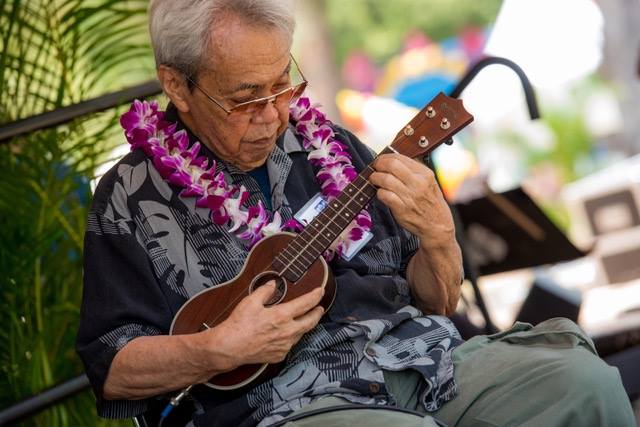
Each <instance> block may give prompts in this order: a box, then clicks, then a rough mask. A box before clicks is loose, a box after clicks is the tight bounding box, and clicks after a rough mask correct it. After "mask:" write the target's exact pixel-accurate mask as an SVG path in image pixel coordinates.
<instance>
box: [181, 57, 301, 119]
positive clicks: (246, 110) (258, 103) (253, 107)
mask: <svg viewBox="0 0 640 427" xmlns="http://www.w3.org/2000/svg"><path fill="white" fill-rule="evenodd" d="M291 62H293V64H294V65H295V66H296V68H297V70H298V73H300V77H301V78H302V82H301V83H298V84H296V85H294V86H291V87H288V88H286V89H284V90H282V91H280V92H278V93H276V94H273V95H269V96H265V97H264V98H257V99H252V100H251V101H247V102H241V103H239V104H236V105H235V106H233V107H231V108H226V107H225V106H224V105H223V104H222V103H221V102H220V101H218V100H216V99H215V98H214V97H212V96H211V95H209V94H208V93H207V91H205V90H204V89H203V88H202V87H201V86H200V85H198V84H197V83H196V82H195V81H194V80H193V79H192V78H191V77H189V76H186V79H187V80H188V81H189V82H190V83H191V84H193V85H194V86H195V87H196V88H198V90H199V91H200V92H202V94H203V95H204V96H206V97H207V98H209V100H210V101H211V102H213V103H214V104H216V105H217V106H218V107H220V108H222V110H224V112H225V113H227V116H229V115H231V114H239V115H240V114H242V115H247V116H252V115H254V114H256V113H257V112H259V111H262V110H263V109H264V107H266V105H267V104H268V103H270V102H271V103H273V104H276V105H277V106H285V105H286V106H288V105H289V104H290V103H292V102H294V101H296V100H297V99H298V98H300V96H301V95H302V93H303V92H304V90H305V89H306V88H307V83H308V82H307V79H305V77H304V74H302V71H301V70H300V67H299V66H298V63H297V62H296V60H295V59H294V58H293V56H291Z"/></svg>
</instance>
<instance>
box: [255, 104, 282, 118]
mask: <svg viewBox="0 0 640 427" xmlns="http://www.w3.org/2000/svg"><path fill="white" fill-rule="evenodd" d="M278 115H279V114H278V108H277V107H276V103H275V99H270V100H268V101H265V103H264V105H262V106H261V108H260V111H258V113H257V114H256V115H255V116H254V122H256V123H271V122H273V121H275V120H276V119H277V118H278Z"/></svg>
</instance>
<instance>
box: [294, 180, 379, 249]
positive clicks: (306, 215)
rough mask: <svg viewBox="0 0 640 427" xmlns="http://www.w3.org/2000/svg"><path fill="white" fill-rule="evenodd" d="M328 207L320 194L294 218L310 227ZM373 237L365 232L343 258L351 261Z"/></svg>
mask: <svg viewBox="0 0 640 427" xmlns="http://www.w3.org/2000/svg"><path fill="white" fill-rule="evenodd" d="M326 207H327V201H326V200H324V199H323V198H322V196H321V195H320V193H317V194H316V195H315V196H313V197H312V198H311V199H310V200H309V201H308V202H307V203H305V204H304V206H303V207H301V208H300V210H299V211H298V212H296V214H295V215H294V216H293V217H294V218H295V219H296V220H297V221H298V222H299V223H300V224H302V225H303V226H305V227H306V226H307V225H309V223H311V221H313V219H314V218H315V217H316V216H318V214H320V212H322V211H323V210H324V208H326ZM372 237H373V234H372V233H371V232H369V231H365V232H364V234H363V235H362V238H361V239H360V240H358V241H356V242H353V244H351V245H349V248H348V249H347V250H346V251H345V252H344V253H343V254H342V258H343V259H345V260H346V261H351V259H352V258H353V257H354V256H355V255H356V254H357V253H358V252H359V251H360V249H362V248H363V247H364V245H366V244H367V242H368V241H369V240H371V238H372Z"/></svg>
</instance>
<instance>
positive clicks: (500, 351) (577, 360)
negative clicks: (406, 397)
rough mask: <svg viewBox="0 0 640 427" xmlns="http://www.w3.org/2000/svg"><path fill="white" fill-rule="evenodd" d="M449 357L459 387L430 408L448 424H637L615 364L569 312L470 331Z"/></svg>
mask: <svg viewBox="0 0 640 427" xmlns="http://www.w3.org/2000/svg"><path fill="white" fill-rule="evenodd" d="M453 361H454V366H455V372H454V376H455V379H456V383H457V385H458V394H457V396H456V398H455V399H453V400H452V401H450V402H448V403H446V404H445V405H443V406H442V408H440V409H439V410H438V411H436V412H435V413H434V414H433V415H434V416H435V417H436V418H438V419H439V420H442V421H443V422H444V423H446V424H448V425H451V426H454V425H461V426H465V425H474V426H510V425H511V426H527V425H530V426H539V425H544V426H554V425H555V426H572V425H575V426H585V425H600V426H616V427H617V426H621V427H623V426H634V425H635V420H634V418H633V412H632V410H631V406H630V403H629V400H628V398H627V395H626V394H625V392H624V389H623V387H622V383H621V381H620V376H619V374H618V371H617V369H615V368H612V367H610V366H608V365H606V364H605V363H604V362H603V361H602V360H601V359H600V358H599V357H598V356H597V355H596V352H595V348H594V347H593V343H592V342H591V340H590V339H589V338H588V337H587V336H586V335H584V333H583V332H582V331H581V330H580V328H579V327H578V326H577V325H575V324H574V323H573V322H571V321H569V320H567V319H559V318H558V319H551V320H548V321H546V322H542V323H540V324H538V325H536V326H535V327H533V328H531V326H530V325H526V324H522V323H519V324H516V325H514V327H513V328H511V329H510V330H508V331H505V332H502V333H499V334H495V335H491V336H477V337H474V338H472V339H471V340H469V341H467V342H466V343H465V344H463V345H461V346H460V347H458V348H457V349H456V350H455V351H454V353H453Z"/></svg>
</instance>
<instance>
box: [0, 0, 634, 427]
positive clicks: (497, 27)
mask: <svg viewBox="0 0 640 427" xmlns="http://www.w3.org/2000/svg"><path fill="white" fill-rule="evenodd" d="M295 4H296V14H297V19H298V23H297V33H296V37H295V41H294V47H293V53H294V55H295V56H296V58H297V59H298V60H299V63H300V65H301V68H302V69H303V71H304V73H305V75H306V77H307V78H308V79H309V81H310V86H309V89H308V94H309V95H310V96H311V97H312V99H313V100H315V101H316V102H319V103H321V104H322V105H323V109H324V110H325V111H326V112H327V113H328V114H329V116H330V117H331V118H332V119H333V121H335V122H336V123H339V124H341V125H343V126H345V127H347V128H348V129H350V130H351V131H353V132H355V133H356V134H357V135H358V136H359V137H360V138H361V139H362V141H363V142H365V143H366V144H368V145H370V146H371V147H372V148H373V149H374V150H377V151H379V150H381V149H382V148H383V147H384V146H385V145H386V144H388V143H389V142H390V141H391V140H392V139H393V137H394V135H395V134H396V133H397V131H398V130H399V129H400V128H401V127H402V126H403V125H404V124H405V123H406V122H407V121H408V120H410V119H411V117H412V116H413V115H414V114H415V113H416V112H417V111H418V110H419V109H421V108H422V107H423V106H424V105H425V104H426V103H427V102H428V101H429V100H430V99H431V98H433V96H435V95H436V94H437V93H439V92H440V91H443V92H445V93H447V94H453V95H454V96H459V97H460V98H461V99H462V100H463V101H464V105H465V107H466V109H467V110H468V111H469V112H471V113H472V114H473V115H474V116H475V121H474V123H473V124H472V125H471V126H469V127H468V128H467V129H466V130H464V131H463V132H461V133H460V134H459V135H458V136H457V137H456V138H455V140H454V143H453V144H452V145H450V146H442V147H440V148H438V149H437V150H436V152H435V154H434V155H433V158H432V159H428V163H429V164H430V165H434V167H435V169H436V170H437V174H438V178H439V180H440V183H441V186H442V189H443V192H444V194H445V196H446V197H447V199H448V201H449V202H450V204H451V205H452V207H453V208H454V212H455V214H456V218H457V220H458V231H459V239H460V242H461V244H462V247H463V251H464V253H465V267H466V272H467V276H468V280H467V281H466V282H465V284H464V288H463V291H464V301H463V302H462V303H461V304H460V309H459V314H458V316H457V317H456V319H457V321H458V322H459V325H460V328H461V330H463V332H464V333H465V334H466V335H467V336H471V335H473V334H474V333H479V332H481V333H485V332H491V331H495V330H499V329H503V328H506V327H508V326H510V325H511V324H512V323H513V322H514V321H515V320H516V319H519V320H523V321H529V322H532V323H537V322H538V321H541V320H544V319H545V318H549V317H553V316H557V315H561V316H565V317H570V318H573V319H574V320H576V321H578V322H579V324H580V325H581V326H582V327H583V328H584V329H585V330H586V331H587V332H588V333H589V334H590V335H591V336H592V337H593V338H594V340H595V341H596V345H597V346H598V349H599V351H600V353H601V355H603V356H606V357H613V359H611V360H612V362H610V363H612V364H616V366H622V367H621V370H622V371H623V373H625V372H627V373H628V375H627V378H626V380H625V378H623V380H625V386H626V387H627V390H628V392H629V394H630V397H631V398H632V399H636V398H637V397H638V393H639V392H638V382H640V373H638V372H637V371H635V372H634V371H633V370H628V369H629V368H628V366H631V365H633V364H635V365H634V366H640V359H639V358H638V357H639V356H640V351H639V350H638V349H639V347H638V346H639V345H640V156H639V155H638V153H640V116H639V113H638V112H639V111H640V31H639V30H638V28H640V2H639V1H638V0H596V1H591V0H563V1H562V2H559V1H553V0H394V1H385V0H348V1H345V0H298V1H296V3H295ZM146 7H147V1H142V0H82V1H81V0H29V1H20V0H12V1H0V224H1V226H0V293H1V294H2V296H1V298H0V321H1V322H2V324H3V325H4V327H3V328H1V329H0V373H1V375H0V411H1V412H0V425H3V422H8V421H7V420H12V423H17V425H25V426H27V425H28V426H32V425H33V426H68V425H71V426H76V425H78V426H81V425H82V426H86V425H101V426H105V425H130V422H129V421H125V422H114V421H106V420H99V419H98V418H97V417H96V415H95V410H94V408H93V406H94V401H93V396H92V395H91V393H90V392H89V391H88V389H86V380H85V379H84V377H82V376H80V375H81V374H82V367H81V365H80V362H79V360H78V358H77V356H76V354H75V351H74V340H75V333H76V328H77V322H78V315H79V302H80V297H81V285H82V240H83V233H84V227H85V219H86V214H87V209H88V206H89V204H90V202H91V197H92V189H93V188H94V187H95V183H96V182H97V179H99V177H100V176H101V175H102V174H103V173H104V172H105V171H106V170H107V169H108V168H109V167H110V165H112V164H113V163H114V162H115V161H117V160H118V159H119V158H120V157H121V156H122V155H123V154H124V153H126V152H127V150H128V145H125V144H124V143H125V141H124V138H123V137H122V131H121V129H120V127H119V125H118V118H119V116H120V114H122V113H123V112H124V111H125V110H126V109H128V102H130V100H131V99H133V98H136V97H149V98H151V97H155V98H158V99H159V100H160V102H161V104H164V103H166V100H164V99H163V98H162V97H161V96H160V95H159V94H158V87H157V84H156V83H154V82H153V79H154V78H155V66H154V62H153V56H152V53H151V49H150V46H149V40H148V35H147V29H146V25H147V21H146ZM495 58H503V59H506V60H507V61H505V60H503V59H498V60H496V59H495ZM494 63H495V64H494ZM487 64H493V65H487ZM485 65H487V66H485ZM474 66H475V68H474ZM514 68H515V69H516V70H517V71H518V72H520V73H521V74H520V77H519V76H518V74H517V73H515V72H514ZM476 72H477V73H476ZM524 76H526V77H524ZM538 116H539V117H538ZM426 215H428V213H426ZM616 358H617V359H616ZM624 363H627V364H626V365H624ZM629 363H631V365H629ZM625 366H626V368H625ZM623 377H624V375H623ZM69 380H71V381H69ZM61 383H62V384H63V389H60V388H54V389H53V394H45V395H44V396H43V395H40V397H41V398H42V399H41V401H40V402H39V403H40V406H39V407H40V408H46V409H44V410H43V411H41V412H39V413H36V414H29V412H30V411H28V410H27V411H24V410H23V411H22V412H20V410H21V408H20V407H18V408H17V409H16V406H12V405H14V404H15V403H17V402H23V403H25V401H23V399H27V398H29V397H30V396H33V395H36V394H37V393H39V392H41V391H43V390H45V389H49V388H50V387H53V386H55V385H59V384H61ZM65 387H66V388H65ZM634 387H635V388H634ZM76 391H79V393H75V392H76ZM68 394H71V395H72V396H71V397H67V395H68ZM50 402H57V403H56V404H54V405H53V406H47V403H50ZM27 403H28V404H33V403H34V401H33V400H29V401H27ZM36 403H38V402H36ZM27 406H28V405H27ZM36 406H37V405H36ZM22 409H24V408H22ZM11 411H13V412H11ZM16 414H18V415H16Z"/></svg>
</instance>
